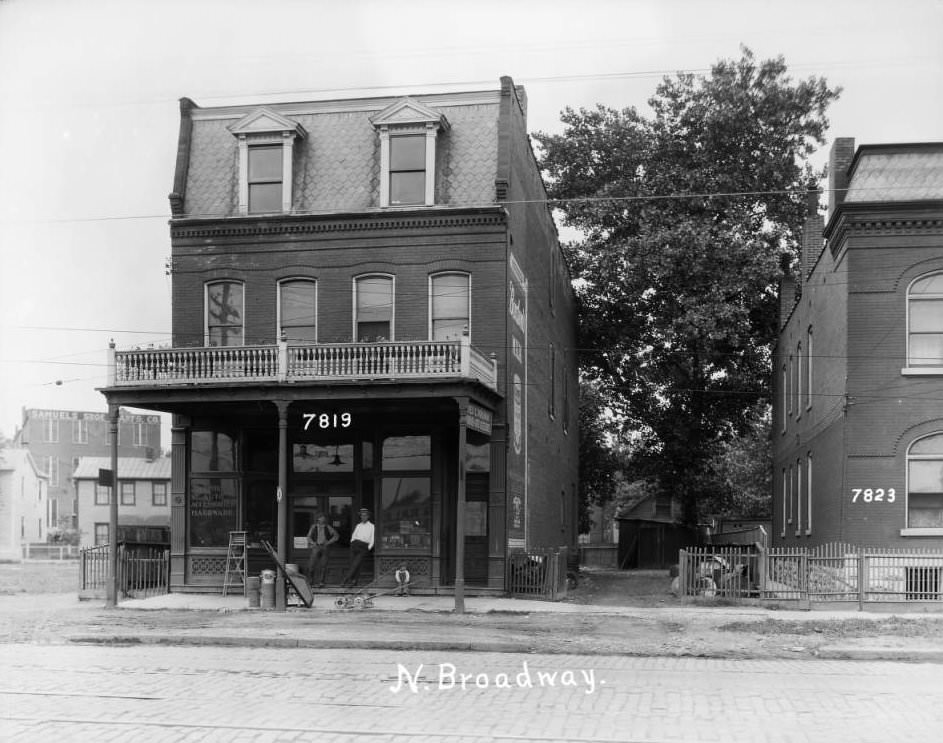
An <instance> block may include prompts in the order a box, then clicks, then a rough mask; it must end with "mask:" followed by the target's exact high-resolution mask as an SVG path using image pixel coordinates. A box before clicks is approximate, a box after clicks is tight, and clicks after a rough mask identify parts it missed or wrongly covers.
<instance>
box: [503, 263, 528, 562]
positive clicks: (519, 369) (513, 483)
mask: <svg viewBox="0 0 943 743" xmlns="http://www.w3.org/2000/svg"><path fill="white" fill-rule="evenodd" d="M509 267H510V272H509V278H508V315H509V316H510V322H509V323H508V327H509V328H510V331H511V332H510V337H511V355H510V356H509V357H508V372H509V377H510V380H511V389H510V390H508V393H509V394H508V397H509V400H508V402H509V407H510V409H509V410H508V411H507V416H508V423H509V428H510V434H511V447H510V451H509V454H508V482H507V490H508V547H510V548H512V549H515V548H516V549H525V548H526V545H527V351H526V349H527V278H526V277H525V276H524V272H523V271H522V270H521V267H520V266H519V265H518V263H517V261H516V260H515V258H514V256H513V255H511V256H510V261H509Z"/></svg>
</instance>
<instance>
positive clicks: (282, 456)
mask: <svg viewBox="0 0 943 743" xmlns="http://www.w3.org/2000/svg"><path fill="white" fill-rule="evenodd" d="M275 407H276V408H278V490H277V491H276V497H277V499H278V524H277V531H276V533H275V552H276V553H277V554H278V559H279V560H281V563H282V565H284V564H285V560H286V559H287V557H288V546H287V545H288V403H287V402H285V401H282V400H279V401H276V402H275ZM275 572H276V576H277V577H276V579H275V608H276V609H277V610H279V611H285V608H286V605H287V601H286V597H285V581H284V580H283V576H281V575H277V574H278V570H276V571H275Z"/></svg>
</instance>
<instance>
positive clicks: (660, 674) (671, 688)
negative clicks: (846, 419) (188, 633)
mask: <svg viewBox="0 0 943 743" xmlns="http://www.w3.org/2000/svg"><path fill="white" fill-rule="evenodd" d="M3 658H4V661H3V667H4V674H3V677H2V679H0V710H2V712H0V737H2V739H3V740H5V741H35V740H43V739H45V740H51V739H59V738H61V739H65V740H80V741H84V740H88V741H92V740H94V741H108V740H129V739H133V740H135V741H210V742H213V741H250V740H251V741H308V740H319V741H352V740H362V739H369V740H374V741H384V742H389V743H406V741H452V742H456V743H457V742H459V741H488V740H514V741H547V740H554V741H751V742H752V741H773V742H776V743H793V742H801V741H863V742H866V741H880V742H881V743H884V742H885V741H887V740H908V741H936V740H938V739H939V730H940V726H941V724H943V710H941V709H940V707H939V705H937V704H936V701H935V700H936V699H937V697H938V692H937V691H936V690H937V689H939V688H940V685H941V684H943V667H941V666H939V665H936V664H921V665H910V664H902V663H892V662H881V663H872V662H854V661H824V660H818V661H810V660H783V659H769V660H717V659H700V658H665V657H661V658H627V657H617V656H609V657H606V656H581V655H553V656H547V655H540V654H533V653H532V654H517V653H442V652H422V651H416V652H400V651H390V650H373V651H367V650H348V649H344V650H312V649H294V650H285V649H274V648H239V647H232V648H225V647H186V648H181V647H151V646H140V647H108V646H105V647H101V646H96V647H87V646H49V645H46V646H43V645H21V644H8V645H5V646H4V647H3ZM567 672H569V674H567ZM542 673H543V674H553V673H555V674H556V675H555V676H554V677H553V683H552V684H551V682H550V677H548V676H541V675H540V674H542ZM461 674H465V675H466V682H465V688H464V689H463V688H461V684H460V683H458V680H459V679H460V678H461ZM521 674H524V675H523V676H522V675H521ZM588 678H591V679H592V684H590V683H588V682H587V679H588ZM527 679H530V684H532V685H528V683H527ZM409 680H411V681H413V682H414V683H415V687H414V688H415V690H413V688H412V687H410V685H409ZM502 686H507V687H509V688H499V687H502ZM397 688H398V691H394V690H396V689H397Z"/></svg>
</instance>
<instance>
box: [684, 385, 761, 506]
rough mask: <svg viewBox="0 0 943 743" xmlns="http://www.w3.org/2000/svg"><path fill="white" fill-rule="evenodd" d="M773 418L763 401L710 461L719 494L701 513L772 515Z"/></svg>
mask: <svg viewBox="0 0 943 743" xmlns="http://www.w3.org/2000/svg"><path fill="white" fill-rule="evenodd" d="M771 422H772V421H771V415H770V409H769V406H768V405H766V404H765V403H761V404H759V405H758V406H756V408H754V410H753V411H751V413H750V414H749V422H748V423H747V425H746V427H745V430H744V431H743V432H741V433H735V434H734V435H732V436H730V437H729V438H728V439H727V440H725V441H724V442H723V443H722V444H721V446H720V451H718V453H717V454H716V455H715V456H714V457H713V458H712V459H711V461H710V463H709V469H710V473H711V475H712V476H713V480H714V488H715V495H714V497H713V498H712V499H711V502H710V503H709V505H708V506H707V507H706V508H705V509H704V511H703V512H702V514H701V516H703V517H706V516H721V517H725V516H726V517H740V518H756V519H759V518H763V519H768V518H770V517H771V516H772V513H771V507H772V494H773V469H772V467H773V456H772V447H771V444H770V425H771ZM708 511H709V512H708Z"/></svg>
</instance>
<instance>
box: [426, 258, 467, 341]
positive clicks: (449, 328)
mask: <svg viewBox="0 0 943 743" xmlns="http://www.w3.org/2000/svg"><path fill="white" fill-rule="evenodd" d="M429 283H430V295H431V296H430V300H429V303H430V312H429V315H430V318H431V324H432V327H431V328H430V331H429V335H430V337H431V339H432V340H434V341H447V340H457V339H459V338H461V337H462V334H463V333H464V332H465V331H466V330H468V331H469V333H470V332H471V323H470V318H471V308H470V302H469V299H470V294H471V292H470V284H471V277H470V276H469V275H468V274H464V273H443V274H437V275H435V276H432V277H430V282H429Z"/></svg>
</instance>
